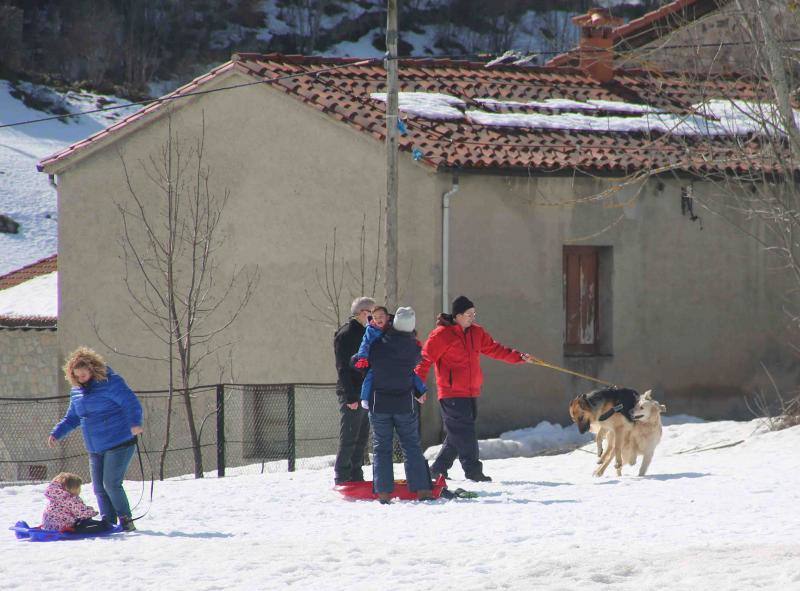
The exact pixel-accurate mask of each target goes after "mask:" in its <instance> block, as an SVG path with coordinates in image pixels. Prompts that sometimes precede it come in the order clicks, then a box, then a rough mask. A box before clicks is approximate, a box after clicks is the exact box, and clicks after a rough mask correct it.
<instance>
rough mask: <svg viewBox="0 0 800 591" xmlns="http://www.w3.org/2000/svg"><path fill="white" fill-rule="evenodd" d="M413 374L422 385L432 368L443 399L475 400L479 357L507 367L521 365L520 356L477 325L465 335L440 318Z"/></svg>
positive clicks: (479, 382)
mask: <svg viewBox="0 0 800 591" xmlns="http://www.w3.org/2000/svg"><path fill="white" fill-rule="evenodd" d="M436 324H437V326H436V328H434V329H433V331H432V332H431V334H430V335H428V340H427V341H426V342H425V346H424V347H423V348H422V361H421V362H420V363H419V365H417V368H416V369H415V370H414V371H415V372H416V373H417V375H418V376H419V377H420V378H421V379H422V381H423V382H424V381H425V379H426V378H427V377H428V372H429V371H430V368H431V365H435V367H436V390H437V391H438V394H439V399H440V400H441V399H442V398H477V397H478V396H480V395H481V385H482V384H483V372H482V371H481V362H480V356H481V353H482V354H484V355H487V356H489V357H491V358H493V359H499V360H500V361H505V362H506V363H524V362H525V361H524V359H522V356H521V353H520V352H519V351H516V350H515V349H509V348H508V347H504V346H503V345H501V344H500V343H498V342H497V341H495V340H494V339H493V338H492V336H491V335H490V334H489V333H488V332H486V330H484V328H483V327H482V326H480V325H478V324H473V325H472V326H470V327H469V328H468V329H467V330H466V331H465V330H463V329H462V328H461V327H460V326H459V325H458V324H455V323H454V322H453V321H452V320H450V319H449V318H448V317H447V316H445V315H440V316H439V320H438V322H437V323H436Z"/></svg>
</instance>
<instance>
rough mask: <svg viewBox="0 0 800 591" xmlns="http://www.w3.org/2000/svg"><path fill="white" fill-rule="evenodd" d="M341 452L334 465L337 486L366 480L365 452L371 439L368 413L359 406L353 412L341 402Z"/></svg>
mask: <svg viewBox="0 0 800 591" xmlns="http://www.w3.org/2000/svg"><path fill="white" fill-rule="evenodd" d="M339 413H340V415H341V417H340V420H339V451H338V452H337V453H336V464H334V467H333V470H334V479H335V482H336V484H340V483H342V482H354V481H361V480H364V471H363V468H362V466H363V465H364V450H365V449H366V447H367V440H368V439H369V417H368V416H367V411H366V410H364V409H363V408H361V406H358V408H356V409H355V410H351V409H349V408H348V407H347V405H346V404H345V403H343V402H339Z"/></svg>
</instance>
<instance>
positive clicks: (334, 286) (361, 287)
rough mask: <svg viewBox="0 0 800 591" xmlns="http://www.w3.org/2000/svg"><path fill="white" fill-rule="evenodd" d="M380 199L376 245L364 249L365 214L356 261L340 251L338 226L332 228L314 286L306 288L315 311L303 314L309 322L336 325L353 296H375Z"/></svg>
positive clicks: (340, 323)
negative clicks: (354, 263) (348, 258)
mask: <svg viewBox="0 0 800 591" xmlns="http://www.w3.org/2000/svg"><path fill="white" fill-rule="evenodd" d="M382 218H383V207H382V203H379V204H378V221H377V237H376V239H375V248H374V249H369V250H368V249H367V234H368V232H367V215H366V214H364V217H363V219H362V222H361V233H360V234H359V243H358V245H359V257H358V263H357V265H352V264H351V263H349V262H347V261H345V259H344V256H342V255H341V254H339V251H340V243H339V239H338V229H337V228H334V229H333V236H332V239H331V242H330V243H326V244H325V248H324V250H323V264H322V269H321V270H320V268H319V267H317V268H316V269H315V270H314V289H312V290H311V291H309V289H305V290H304V292H305V294H306V299H307V300H308V302H309V304H310V305H311V308H312V309H313V310H314V311H315V313H316V314H315V315H313V316H306V318H307V319H308V320H311V321H312V322H321V323H323V324H327V325H329V326H332V327H334V328H338V327H339V326H341V325H342V324H343V322H344V319H345V318H347V314H348V309H349V308H348V306H349V305H350V301H352V300H353V298H355V297H358V296H362V295H366V296H370V297H375V293H376V291H377V289H378V281H379V279H380V258H381V242H382V240H381V238H382V237H381V234H382V228H383V224H382Z"/></svg>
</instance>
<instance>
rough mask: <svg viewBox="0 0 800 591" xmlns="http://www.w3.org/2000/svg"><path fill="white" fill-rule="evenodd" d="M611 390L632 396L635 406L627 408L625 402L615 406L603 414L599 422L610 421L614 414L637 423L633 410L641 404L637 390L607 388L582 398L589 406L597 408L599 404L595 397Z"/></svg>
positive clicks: (584, 395)
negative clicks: (619, 414)
mask: <svg viewBox="0 0 800 591" xmlns="http://www.w3.org/2000/svg"><path fill="white" fill-rule="evenodd" d="M609 390H620V391H621V392H620V393H621V394H627V395H632V399H633V400H632V401H633V404H632V405H631V406H630V408H626V404H625V403H624V402H619V403H617V404H616V405H614V406H613V407H612V408H610V409H609V410H607V411H606V412H604V413H603V414H601V415H600V416H599V417H598V420H599V421H605V420H606V419H608V418H609V417H611V416H612V415H614V413H622V414H623V415H625V418H626V419H628V420H629V421H631V422H636V419H635V418H634V416H633V409H634V407H635V406H636V403H638V402H639V393H638V392H637V391H636V390H633V389H630V388H616V387H614V388H607V389H605V390H595V391H594V392H590V393H588V394H583V395H582V397H583V399H584V400H586V402H587V403H588V404H589V406H592V407H595V406H597V403H598V402H599V401H598V400H597V399H596V398H595V396H596V395H598V394H600V393H601V392H608V391H609ZM593 398H595V399H594V400H593ZM623 411H625V412H623Z"/></svg>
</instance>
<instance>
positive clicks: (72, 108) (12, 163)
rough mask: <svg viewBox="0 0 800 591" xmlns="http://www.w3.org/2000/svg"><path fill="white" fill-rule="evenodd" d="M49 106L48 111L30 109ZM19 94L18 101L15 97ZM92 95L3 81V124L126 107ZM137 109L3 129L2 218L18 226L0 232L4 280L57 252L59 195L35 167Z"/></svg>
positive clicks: (0, 83) (0, 152)
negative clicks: (12, 230)
mask: <svg viewBox="0 0 800 591" xmlns="http://www.w3.org/2000/svg"><path fill="white" fill-rule="evenodd" d="M21 93H25V95H26V96H27V97H28V102H29V103H31V101H32V100H33V101H35V102H36V104H37V106H38V105H42V106H43V107H42V108H45V107H44V105H47V107H46V108H47V109H48V111H43V110H39V109H36V108H33V107H29V106H26V105H25V103H24V102H23V100H21V97H22V94H21ZM14 95H17V96H14ZM124 102H125V101H120V100H118V99H116V98H114V97H103V96H99V95H95V94H91V93H78V92H69V93H66V94H62V93H57V92H55V91H53V90H51V89H49V88H47V87H44V86H34V85H31V84H27V83H22V84H20V85H18V86H16V87H15V86H14V85H12V84H11V83H10V82H8V81H6V80H0V125H4V124H8V123H14V122H18V121H26V120H30V119H39V118H42V117H49V116H52V114H53V112H58V113H74V112H77V111H85V110H90V109H96V108H98V107H101V106H113V105H114V104H117V103H120V104H124ZM137 109H138V107H131V108H129V109H120V110H117V111H109V112H107V113H97V114H94V115H88V116H85V117H81V118H80V119H78V120H77V121H65V120H53V121H47V122H44V123H35V124H32V125H23V126H20V127H6V128H2V129H0V214H5V215H7V216H8V217H10V218H12V219H13V220H15V221H16V222H18V223H19V224H20V228H19V233H18V234H3V233H0V275H5V274H6V273H8V272H10V271H13V270H15V269H18V268H20V267H22V266H24V265H27V264H30V263H32V262H34V261H37V260H39V259H42V258H44V257H47V256H50V255H51V254H54V253H55V252H56V249H57V228H56V226H57V219H56V217H57V206H56V191H55V188H54V187H52V186H51V185H50V183H49V181H48V178H47V175H45V174H42V173H40V172H37V170H36V163H37V162H38V161H39V160H40V159H41V158H43V157H45V156H48V155H50V154H52V153H54V152H57V151H58V150H60V149H61V148H63V147H65V146H68V145H69V144H71V143H73V142H76V141H78V140H81V139H83V138H85V137H88V136H90V135H92V134H93V133H96V132H98V131H100V130H101V129H103V128H105V127H107V126H109V125H111V124H112V123H113V122H115V121H116V120H117V119H119V118H120V117H123V116H125V115H127V114H129V113H131V112H133V111H135V110H137Z"/></svg>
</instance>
